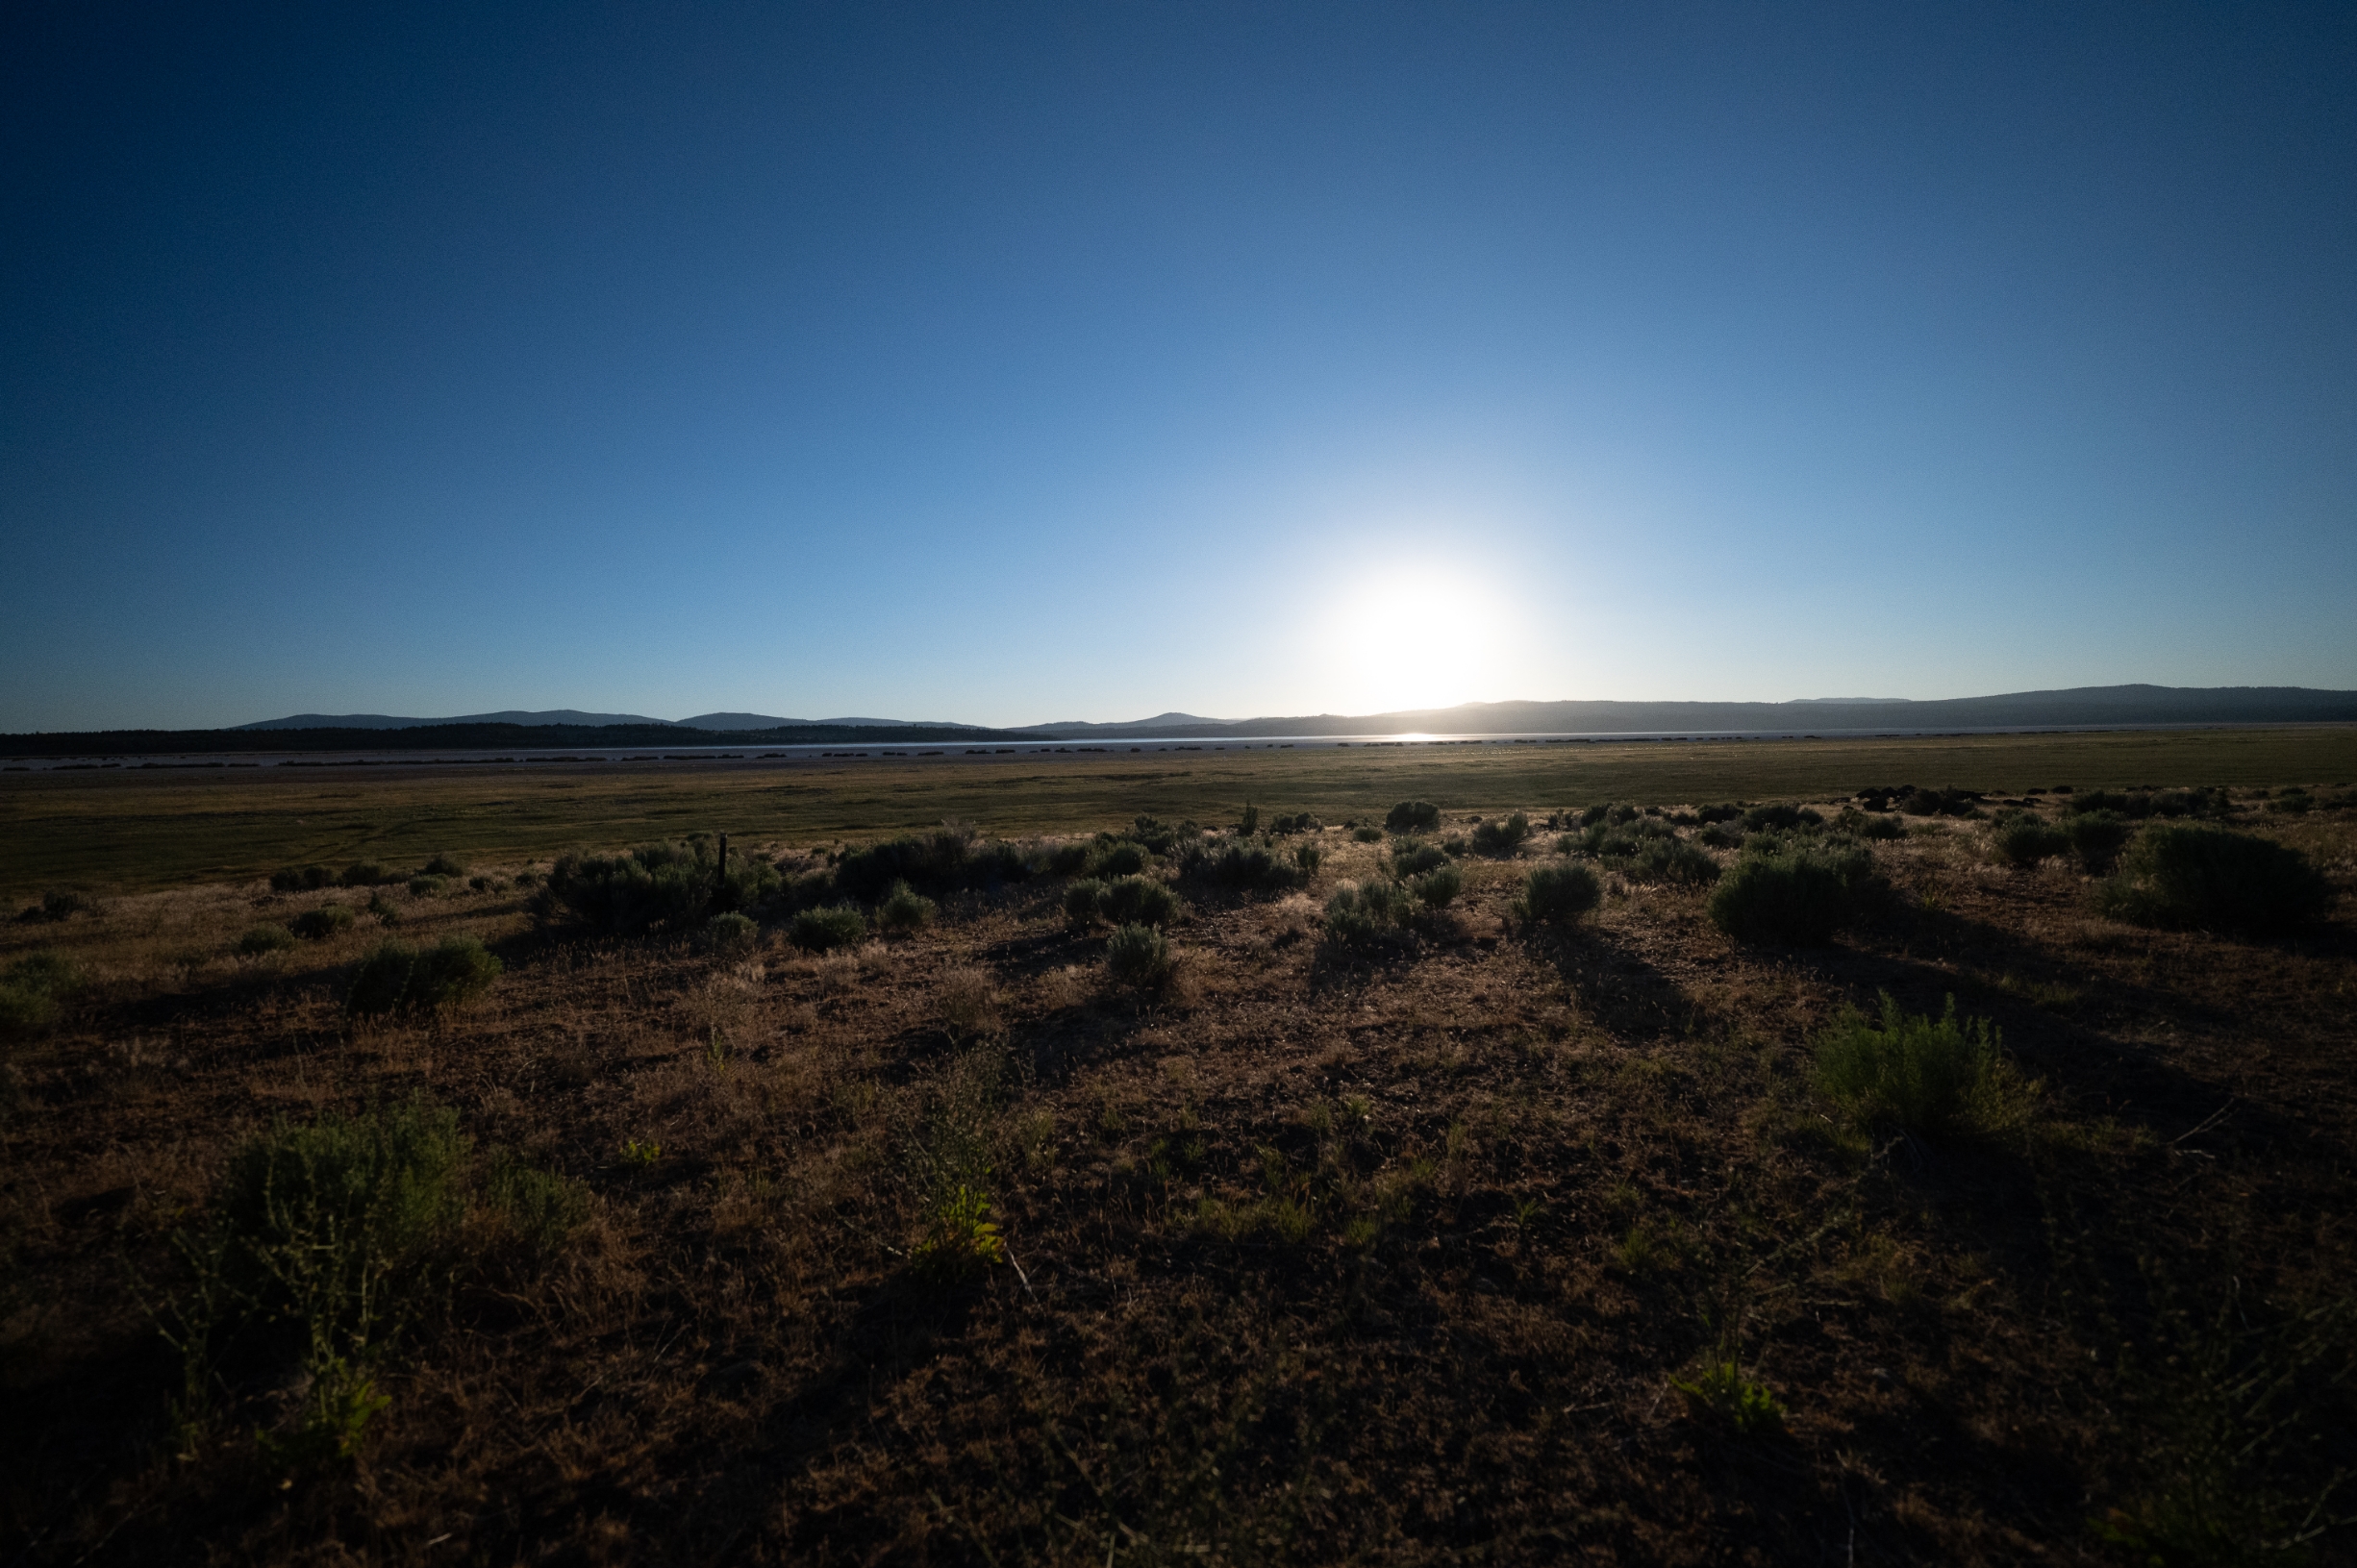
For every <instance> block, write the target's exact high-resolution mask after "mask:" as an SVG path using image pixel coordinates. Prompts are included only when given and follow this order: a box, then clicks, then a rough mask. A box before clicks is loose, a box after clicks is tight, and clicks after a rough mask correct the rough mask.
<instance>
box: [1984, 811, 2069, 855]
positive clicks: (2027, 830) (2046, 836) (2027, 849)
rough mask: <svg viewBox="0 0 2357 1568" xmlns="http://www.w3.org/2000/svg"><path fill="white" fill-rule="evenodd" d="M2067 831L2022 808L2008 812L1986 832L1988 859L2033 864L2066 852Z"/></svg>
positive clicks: (2066, 853)
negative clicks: (1990, 830) (1988, 832)
mask: <svg viewBox="0 0 2357 1568" xmlns="http://www.w3.org/2000/svg"><path fill="white" fill-rule="evenodd" d="M2070 848H2071V844H2070V834H2069V833H2068V832H2066V831H2065V830H2064V829H2062V828H2060V827H2057V826H2055V825H2054V824H2053V823H2050V822H2048V821H2046V820H2045V819H2044V817H2040V816H2036V815H2033V814H2031V813H2029V812H2026V811H2014V812H2008V813H2006V814H2005V815H2003V816H2000V817H1998V818H1997V820H1996V827H1995V829H1994V830H1993V832H1992V833H1991V834H1989V855H1990V858H1991V859H1994V860H1997V861H1999V862H2000V863H2002V864H2005V865H2010V866H2033V865H2036V864H2037V863H2038V862H2039V861H2041V860H2047V859H2053V858H2054V857H2055V856H2058V855H2068V854H2069V853H2070Z"/></svg>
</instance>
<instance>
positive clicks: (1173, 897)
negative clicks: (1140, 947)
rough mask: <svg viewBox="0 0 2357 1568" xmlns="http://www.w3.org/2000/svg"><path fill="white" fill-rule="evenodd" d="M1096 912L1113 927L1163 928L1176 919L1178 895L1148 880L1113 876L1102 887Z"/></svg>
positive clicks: (1160, 883) (1146, 878)
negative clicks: (1102, 893) (1102, 891)
mask: <svg viewBox="0 0 2357 1568" xmlns="http://www.w3.org/2000/svg"><path fill="white" fill-rule="evenodd" d="M1097 912H1098V913H1099V914H1101V915H1103V916H1104V918H1105V919H1106V920H1107V921H1109V922H1111V923H1112V924H1114V925H1116V926H1157V927H1159V926H1167V925H1169V924H1171V923H1172V922H1173V921H1175V920H1177V919H1178V912H1179V901H1178V895H1177V894H1176V893H1174V892H1172V891H1171V890H1170V888H1169V884H1166V883H1162V882H1157V881H1156V880H1155V879H1154V878H1152V877H1116V878H1115V879H1114V880H1113V881H1112V882H1109V883H1107V884H1105V891H1104V895H1103V896H1102V898H1101V899H1100V900H1099V901H1098V904H1097Z"/></svg>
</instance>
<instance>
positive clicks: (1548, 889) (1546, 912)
mask: <svg viewBox="0 0 2357 1568" xmlns="http://www.w3.org/2000/svg"><path fill="white" fill-rule="evenodd" d="M1603 900H1604V887H1603V884H1600V883H1598V882H1597V881H1596V874H1595V873H1594V872H1592V871H1591V870H1589V869H1588V868H1587V867H1586V866H1584V865H1542V866H1539V867H1536V868H1534V869H1533V870H1532V872H1531V874H1530V875H1529V876H1528V877H1526V878H1524V879H1523V882H1522V893H1521V896H1520V897H1518V898H1517V899H1516V900H1515V901H1514V915H1515V918H1517V920H1520V921H1522V922H1523V923H1524V924H1526V925H1569V924H1570V923H1571V922H1572V921H1575V920H1577V919H1578V918H1579V917H1580V916H1581V915H1583V914H1586V913H1587V912H1588V911H1589V910H1591V909H1592V908H1595V907H1596V906H1597V905H1598V904H1600V903H1602V902H1603Z"/></svg>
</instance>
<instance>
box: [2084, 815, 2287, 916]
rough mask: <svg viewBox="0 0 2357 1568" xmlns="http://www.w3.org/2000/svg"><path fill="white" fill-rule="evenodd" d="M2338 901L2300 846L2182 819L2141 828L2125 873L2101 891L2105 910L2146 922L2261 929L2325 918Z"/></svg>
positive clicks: (2099, 902) (2097, 903) (2124, 865)
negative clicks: (2189, 823)
mask: <svg viewBox="0 0 2357 1568" xmlns="http://www.w3.org/2000/svg"><path fill="white" fill-rule="evenodd" d="M2332 904H2333V888H2332V884H2331V883H2330V882H2328V881H2326V880H2325V878H2324V875H2323V873H2322V872H2320V871H2319V870H2317V869H2316V867H2315V866H2313V865H2311V864H2310V863H2309V862H2308V858H2307V857H2306V856H2304V855H2302V854H2301V853H2300V852H2299V851H2297V850H2295V849H2292V848H2290V847H2289V846H2287V845H2283V844H2278V843H2276V842H2274V841H2273V840H2272V839H2268V838H2257V837H2253V836H2252V835H2250V834H2240V833H2235V832H2233V831H2231V830H2229V829H2225V828H2210V827H2183V826H2178V825H2175V824H2169V825H2157V824H2156V825H2155V826H2153V827H2149V828H2146V829H2145V830H2144V832H2143V833H2142V834H2139V835H2138V837H2137V840H2136V843H2135V845H2134V846H2133V847H2132V848H2131V849H2130V850H2129V851H2128V854H2127V857H2126V859H2124V860H2123V861H2122V862H2121V865H2120V868H2119V876H2118V877H2116V878H2114V879H2112V880H2111V881H2110V882H2107V883H2105V884H2102V885H2101V886H2100V887H2098V888H2097V889H2096V896H2095V907H2096V908H2097V909H2098V910H2100V911H2101V912H2102V913H2104V914H2107V915H2110V916H2111V917H2112V918H2114V919H2116V920H2127V921H2131V922H2133V923H2135V924H2137V925H2140V926H2163V927H2169V928H2171V929H2178V930H2183V929H2195V930H2202V931H2231V932H2249V933H2262V934H2263V933H2273V932H2283V931H2291V930H2294V929H2295V928H2297V927H2299V926H2303V925H2306V924H2307V923H2308V922H2309V921H2312V920H2317V919H2320V918H2322V916H2323V915H2324V914H2325V912H2326V911H2327V910H2329V909H2330V908H2332Z"/></svg>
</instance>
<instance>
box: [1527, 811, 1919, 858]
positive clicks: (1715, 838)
mask: <svg viewBox="0 0 2357 1568" xmlns="http://www.w3.org/2000/svg"><path fill="white" fill-rule="evenodd" d="M1876 820H1880V819H1879V818H1878V819H1876ZM1900 831H1901V832H1902V833H1903V832H1905V830H1904V829H1901V830H1900ZM1694 842H1695V843H1697V844H1700V845H1701V846H1702V847H1703V848H1704V849H1734V848H1735V847H1736V846H1738V845H1740V844H1741V843H1743V834H1742V833H1741V832H1740V831H1739V832H1736V833H1729V832H1727V830H1726V829H1724V828H1722V827H1720V826H1718V824H1717V823H1712V824H1711V825H1710V826H1709V827H1707V828H1704V829H1703V830H1702V831H1701V832H1700V833H1698V834H1694ZM1565 853H1566V854H1568V853H1570V852H1569V851H1568V850H1566V851H1565Z"/></svg>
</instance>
